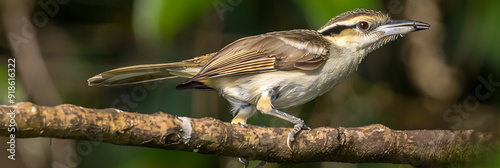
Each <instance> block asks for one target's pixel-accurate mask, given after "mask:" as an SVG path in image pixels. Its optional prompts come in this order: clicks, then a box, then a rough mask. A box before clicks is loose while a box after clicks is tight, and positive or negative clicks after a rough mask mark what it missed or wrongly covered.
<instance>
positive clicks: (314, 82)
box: [88, 9, 430, 149]
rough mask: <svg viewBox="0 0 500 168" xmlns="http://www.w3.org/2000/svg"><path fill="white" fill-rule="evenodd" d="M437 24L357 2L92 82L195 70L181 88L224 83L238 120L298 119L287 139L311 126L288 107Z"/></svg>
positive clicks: (221, 90)
mask: <svg viewBox="0 0 500 168" xmlns="http://www.w3.org/2000/svg"><path fill="white" fill-rule="evenodd" d="M429 28H430V25H429V24H427V23H424V22H421V21H414V20H393V19H391V18H390V17H389V15H388V14H386V13H384V12H381V11H374V10H368V9H354V10H351V11H347V12H344V13H341V14H339V15H337V16H335V17H333V18H332V19H330V20H329V21H328V22H327V23H326V24H325V25H324V26H322V27H321V28H319V29H318V30H309V29H295V30H288V31H275V32H269V33H264V34H260V35H254V36H248V37H243V38H240V39H238V40H236V41H234V42H232V43H230V44H228V45H226V46H225V47H223V48H222V49H220V50H219V51H217V52H213V53H210V54H206V55H202V56H198V57H195V58H192V59H188V60H184V61H180V62H173V63H160V64H146V65H135V66H128V67H122V68H117V69H113V70H109V71H106V72H103V73H100V74H98V75H96V76H94V77H92V78H90V79H88V84H89V85H90V86H114V85H125V84H136V83H142V82H148V81H156V80H164V79H171V78H179V77H180V78H187V80H186V81H185V82H183V83H181V84H180V85H178V86H177V87H176V89H178V90H216V91H218V92H219V93H220V94H221V95H222V96H223V97H224V98H225V99H227V100H228V101H229V103H230V104H231V112H232V114H233V115H234V118H233V119H232V121H231V123H233V124H240V125H242V126H246V125H247V123H246V122H247V119H249V118H250V117H251V116H252V115H254V114H255V113H256V112H257V111H260V112H261V113H262V114H266V115H272V116H275V117H278V118H281V119H284V120H286V121H289V122H291V123H293V124H294V126H293V129H292V131H290V132H289V133H288V136H287V140H286V144H287V146H288V148H290V149H292V147H291V144H292V142H293V141H294V140H295V135H296V134H297V133H298V132H300V131H301V130H304V129H307V130H309V129H310V128H309V127H307V126H306V125H305V122H304V120H302V119H300V118H298V117H295V116H293V115H290V114H288V113H286V112H283V111H281V110H282V109H286V108H289V107H293V106H298V105H301V104H304V103H306V102H309V101H311V100H312V99H314V98H316V97H318V96H320V95H322V94H324V93H325V92H327V91H328V90H330V89H332V88H333V87H335V86H336V85H338V84H339V83H341V82H342V81H343V80H344V79H346V78H347V77H348V76H349V75H350V74H351V73H352V72H353V71H355V70H356V69H357V67H358V65H359V64H360V63H361V61H362V60H363V58H365V56H366V55H367V54H368V53H370V52H372V51H374V50H376V49H378V48H380V47H381V46H383V45H385V44H386V43H388V42H390V41H393V40H396V39H397V38H398V37H402V36H403V35H405V34H407V33H410V32H415V31H419V30H426V29H429Z"/></svg>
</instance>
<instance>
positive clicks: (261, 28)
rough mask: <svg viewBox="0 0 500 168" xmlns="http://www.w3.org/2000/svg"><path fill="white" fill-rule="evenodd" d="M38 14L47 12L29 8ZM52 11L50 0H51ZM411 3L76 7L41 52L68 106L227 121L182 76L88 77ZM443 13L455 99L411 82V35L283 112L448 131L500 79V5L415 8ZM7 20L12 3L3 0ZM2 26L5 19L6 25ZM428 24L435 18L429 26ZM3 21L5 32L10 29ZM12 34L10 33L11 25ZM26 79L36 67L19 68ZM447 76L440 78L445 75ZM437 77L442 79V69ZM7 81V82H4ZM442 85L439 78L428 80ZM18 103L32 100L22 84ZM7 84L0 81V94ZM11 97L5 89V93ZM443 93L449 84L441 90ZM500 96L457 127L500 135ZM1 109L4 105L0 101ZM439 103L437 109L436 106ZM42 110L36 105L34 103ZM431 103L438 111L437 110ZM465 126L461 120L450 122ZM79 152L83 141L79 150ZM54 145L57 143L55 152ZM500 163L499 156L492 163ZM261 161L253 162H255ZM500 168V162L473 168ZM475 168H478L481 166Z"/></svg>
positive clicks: (271, 120)
mask: <svg viewBox="0 0 500 168" xmlns="http://www.w3.org/2000/svg"><path fill="white" fill-rule="evenodd" d="M32 2H33V4H32V6H28V7H26V8H27V9H29V10H31V13H32V15H31V16H33V14H34V13H36V12H40V11H41V12H43V11H44V9H42V8H41V7H40V6H39V5H38V4H37V3H34V2H39V1H35V0H32ZM44 2H46V1H44ZM410 2H412V3H415V2H416V1H404V0H379V1H373V0H357V1H340V0H288V1H264V0H253V1H249V0H191V1H174V0H136V1H133V0H122V1H118V0H101V1H88V0H70V1H69V2H68V3H67V4H61V5H60V6H59V7H60V8H58V9H59V10H58V13H57V14H56V15H55V16H54V17H50V18H49V22H48V24H47V25H46V26H44V27H39V28H38V32H37V39H35V40H37V41H38V43H39V45H40V46H39V47H40V48H41V53H42V55H43V59H44V61H45V64H46V68H47V70H48V71H49V73H50V77H51V79H52V81H53V83H54V85H55V86H56V87H57V89H58V92H59V95H60V96H61V99H62V100H63V102H61V103H71V104H76V105H81V106H85V107H95V108H107V107H117V108H120V109H122V110H129V111H137V112H141V113H154V112H157V111H163V112H167V113H171V114H175V115H181V116H192V117H205V116H207V117H214V118H219V119H221V120H223V121H230V120H231V117H232V116H231V115H230V113H229V106H228V104H227V102H226V101H225V100H224V99H222V98H220V97H219V96H218V95H217V93H215V92H187V91H176V90H175V86H176V85H177V84H179V83H181V82H183V80H184V79H174V80H168V81H161V82H159V83H156V82H153V84H152V85H155V86H154V87H152V89H147V88H146V87H145V86H144V85H142V84H138V85H132V86H119V87H88V86H87V82H86V80H87V79H88V78H89V77H91V76H93V75H95V74H98V73H100V72H103V71H106V70H109V69H113V68H117V67H121V66H127V65H135V64H145V63H159V62H170V61H180V60H183V59H187V58H191V57H194V56H197V55H201V54H205V53H209V52H214V51H217V50H219V49H220V48H222V47H223V46H224V45H226V44H228V43H230V42H232V41H234V40H236V39H238V38H241V37H245V36H249V35H256V34H261V33H265V32H270V31H278V30H289V29H318V28H320V27H321V26H322V25H323V24H324V23H325V22H327V21H328V20H329V19H331V18H332V17H334V16H336V15H338V14H340V13H342V12H345V11H348V10H352V9H354V8H368V9H374V10H381V11H384V12H386V13H388V14H389V15H390V16H391V17H393V18H396V19H404V18H405V19H415V20H420V18H418V17H413V18H407V17H406V15H407V13H408V11H411V10H413V8H417V7H416V6H409V5H408V4H410ZM416 3H418V4H421V5H424V6H427V5H428V9H429V11H431V10H432V7H431V5H430V4H436V3H437V5H438V7H439V8H438V9H437V10H438V11H439V15H435V16H434V17H435V18H436V20H439V22H438V23H435V24H433V25H432V28H431V30H430V31H442V32H443V33H442V37H439V38H436V39H437V40H435V41H427V42H426V43H433V44H436V45H439V46H437V48H439V49H441V50H442V52H443V53H442V55H444V57H445V58H443V59H445V63H446V65H447V66H449V67H452V68H453V69H456V70H457V73H456V76H452V77H451V78H455V79H456V80H457V81H460V85H458V86H460V88H459V93H457V94H459V95H458V96H456V97H453V98H450V99H447V100H444V101H443V100H432V99H431V100H432V101H428V100H429V96H428V95H426V94H424V93H422V91H421V90H419V85H418V84H417V83H416V82H415V81H414V80H413V79H412V73H411V72H412V69H411V68H410V67H409V64H408V62H410V60H408V58H407V57H408V54H409V51H408V50H409V49H408V47H407V46H408V45H405V44H409V43H408V41H409V40H408V39H410V38H411V37H412V36H421V35H425V33H428V32H419V33H418V34H410V35H408V36H407V37H405V38H401V39H398V40H396V41H394V42H391V43H389V44H387V45H386V46H384V47H382V48H380V49H378V50H377V51H375V52H373V53H371V54H369V55H368V56H367V58H365V60H364V61H363V62H362V63H361V65H360V67H359V69H358V72H356V73H354V74H353V75H351V77H349V78H348V79H347V80H346V81H345V82H344V83H342V84H341V85H339V86H338V87H337V88H335V89H332V91H330V92H329V93H327V94H325V95H323V96H321V97H319V98H317V99H316V100H314V101H312V102H310V103H307V104H305V105H304V106H302V107H297V108H292V109H287V110H286V111H287V112H289V113H291V114H294V115H297V116H300V117H301V118H303V119H305V120H306V123H308V125H309V126H311V127H313V128H314V127H321V126H344V127H348V126H362V125H367V124H372V123H381V124H384V125H387V126H389V127H391V128H394V129H450V128H452V127H453V125H454V124H455V123H453V122H450V121H446V120H445V118H446V116H445V111H446V110H449V109H450V108H452V107H453V105H454V104H459V105H463V103H464V99H465V98H466V97H467V96H470V95H474V94H475V93H476V92H477V91H476V87H477V86H480V85H482V83H481V82H480V81H478V77H480V76H482V77H485V78H487V77H488V75H490V74H491V75H492V76H493V81H500V47H498V44H497V43H496V39H499V38H500V31H499V29H498V27H499V26H500V1H472V0H454V1H451V0H444V1H418V2H416ZM0 7H1V8H2V11H4V9H3V8H4V7H6V6H5V3H4V2H3V1H2V2H0ZM0 20H1V21H2V22H4V21H5V20H6V19H5V18H3V19H0ZM421 21H424V22H426V20H421ZM4 24H6V23H4ZM4 26H5V25H4ZM0 32H2V35H3V36H2V37H3V40H0V58H1V59H0V61H1V62H2V63H1V64H0V74H6V65H5V64H6V63H3V62H6V60H7V58H10V57H12V56H13V52H12V51H11V48H10V45H9V42H8V38H7V36H6V34H7V33H8V32H7V31H6V30H5V28H2V29H1V30H0ZM17 68H18V71H21V69H23V68H30V67H28V66H26V65H20V64H18V65H17ZM440 71H441V70H440ZM436 73H438V72H436ZM0 79H1V81H6V76H5V75H0ZM428 80H429V84H436V85H437V84H438V82H437V81H439V79H438V78H429V79H428ZM16 83H17V94H18V96H17V98H18V99H17V101H18V102H19V101H32V99H31V95H30V94H31V92H30V91H29V90H25V89H24V88H23V83H24V82H23V76H22V75H21V74H18V76H17V81H16ZM6 87H7V85H6V84H5V82H2V83H0V90H2V91H0V93H4V90H6ZM4 88H5V89H4ZM444 88H446V87H444ZM498 90H500V88H499V87H495V91H494V92H492V94H491V97H490V98H488V99H486V100H481V101H480V105H479V107H478V109H477V110H474V111H468V113H469V114H470V116H468V117H461V118H459V119H461V120H460V121H461V124H459V126H460V127H458V129H478V130H481V131H487V132H492V133H493V134H495V135H496V136H498V129H499V125H498V120H499V111H500V110H499V109H500V103H499V102H500V94H499V93H498ZM0 101H1V103H0V104H6V103H4V102H6V99H5V97H0ZM429 102H430V103H429ZM34 103H37V102H34ZM429 104H430V105H429ZM453 116H454V117H457V116H458V117H460V115H459V114H453ZM249 123H250V124H255V125H259V124H263V125H265V126H270V127H278V126H290V125H291V124H290V123H287V122H285V121H283V120H280V119H277V118H275V117H270V116H264V115H261V114H257V115H256V117H253V118H251V119H250V121H249ZM77 143H78V142H77ZM48 145H49V144H48ZM91 150H92V152H91V153H90V154H89V155H86V156H85V157H83V158H82V162H81V164H80V166H79V167H231V168H232V167H241V165H240V164H239V163H238V162H237V158H229V157H221V156H213V155H201V154H196V153H189V152H180V151H165V150H159V149H148V148H138V147H126V146H116V145H111V144H103V143H101V144H98V145H95V146H93V148H92V149H91ZM494 157H496V158H498V154H497V155H496V156H494ZM258 163H259V161H252V164H251V165H257V164H258ZM471 164H474V165H476V164H477V165H480V167H488V166H490V167H498V165H499V163H498V159H491V160H487V161H478V163H471ZM474 165H473V166H474ZM266 167H366V168H368V167H371V168H374V167H408V166H401V165H393V164H347V163H302V164H295V165H283V166H281V165H277V164H271V163H270V164H268V165H267V166H266Z"/></svg>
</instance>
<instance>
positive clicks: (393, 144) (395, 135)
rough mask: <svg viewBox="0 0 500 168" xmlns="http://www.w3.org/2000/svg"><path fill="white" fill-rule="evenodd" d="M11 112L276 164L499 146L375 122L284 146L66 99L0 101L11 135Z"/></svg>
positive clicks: (31, 123) (209, 122)
mask: <svg viewBox="0 0 500 168" xmlns="http://www.w3.org/2000/svg"><path fill="white" fill-rule="evenodd" d="M12 111H14V113H12ZM13 114H15V117H14V118H15V122H16V124H17V132H16V133H15V137H16V138H33V137H52V138H64V139H79V140H90V141H101V142H108V143H113V144H117V145H130V146H146V147H152V148H161V149H168V150H182V151H192V152H198V153H204V154H217V155H224V156H233V157H243V158H250V159H255V160H265V161H268V162H277V163H282V164H289V163H299V162H313V161H337V162H350V163H365V162H379V163H397V164H411V165H413V166H417V167H435V166H443V165H447V164H450V163H457V162H467V161H469V160H472V159H475V158H478V157H482V156H484V155H486V154H487V153H488V151H491V150H496V149H498V146H497V144H496V143H497V140H495V138H494V137H492V136H491V135H488V134H484V133H480V132H477V131H474V130H462V131H448V130H411V131H402V130H391V129H389V128H387V127H385V126H383V125H380V124H374V125H369V126H364V127H355V128H343V127H340V128H326V127H322V128H316V129H312V130H305V131H301V132H300V133H299V134H298V135H297V136H296V140H295V141H294V143H293V144H292V147H293V150H290V149H288V147H287V146H286V137H287V134H288V132H289V131H291V128H269V127H259V126H252V125H249V126H248V127H247V128H243V127H241V126H239V125H233V124H230V123H227V122H222V121H220V120H217V119H213V118H201V119H194V118H187V117H177V116H173V115H169V114H165V113H161V112H158V113H155V114H152V115H148V114H140V113H131V112H123V111H120V110H117V109H111V108H109V109H92V108H84V107H80V106H75V105H69V104H63V105H59V106H55V107H46V106H39V105H34V104H32V103H29V102H22V103H17V104H15V105H12V106H3V107H0V119H1V120H0V136H6V137H8V136H10V135H11V133H10V132H9V131H8V128H9V124H10V122H11V120H10V118H11V117H13ZM12 122H13V121H12ZM11 126H12V125H11Z"/></svg>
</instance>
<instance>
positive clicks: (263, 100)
mask: <svg viewBox="0 0 500 168" xmlns="http://www.w3.org/2000/svg"><path fill="white" fill-rule="evenodd" d="M272 93H273V90H272V89H268V90H265V91H264V92H263V93H262V95H261V96H260V99H259V101H258V102H257V110H259V111H260V112H262V114H267V115H272V116H275V117H279V118H281V119H284V120H287V121H289V122H291V123H293V124H295V125H294V126H293V130H292V131H290V133H288V138H287V142H286V145H287V146H288V148H290V150H291V149H292V147H291V145H290V144H291V142H292V141H294V140H295V134H297V133H298V132H299V131H300V130H302V129H307V130H310V129H311V128H309V127H308V126H306V125H305V124H304V120H302V119H300V118H298V117H295V116H293V115H290V114H287V113H285V112H282V111H279V110H277V109H275V108H273V106H272V104H271V98H272Z"/></svg>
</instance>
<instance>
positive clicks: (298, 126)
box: [286, 121, 311, 150]
mask: <svg viewBox="0 0 500 168" xmlns="http://www.w3.org/2000/svg"><path fill="white" fill-rule="evenodd" d="M303 129H304V130H311V128H310V127H308V126H306V125H305V124H304V121H302V122H300V123H298V124H295V125H294V126H293V130H292V131H290V132H289V133H288V138H287V139H286V146H288V149H290V150H292V142H293V141H294V140H295V135H296V134H297V133H299V132H300V130H303Z"/></svg>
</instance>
